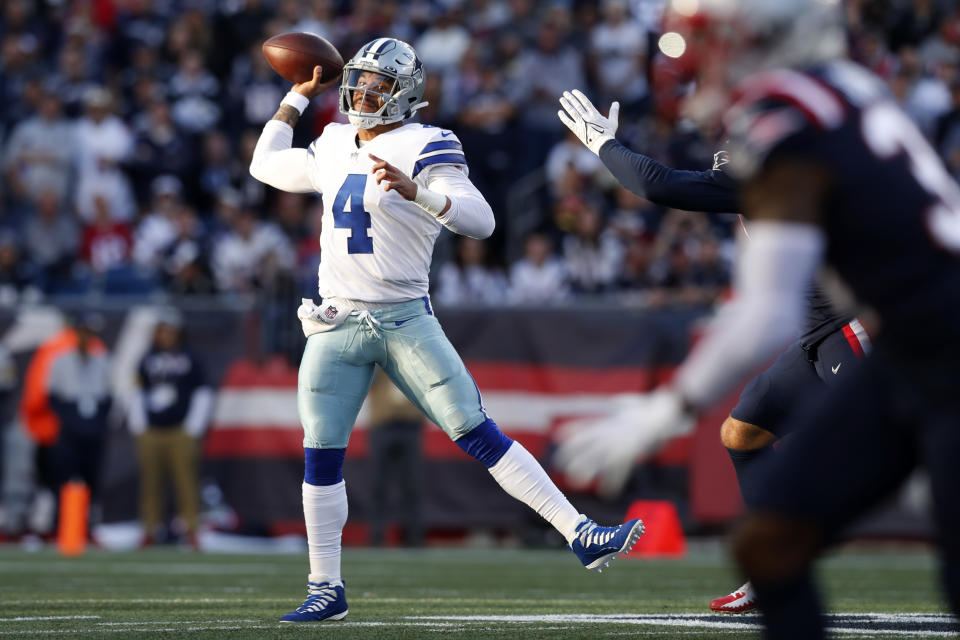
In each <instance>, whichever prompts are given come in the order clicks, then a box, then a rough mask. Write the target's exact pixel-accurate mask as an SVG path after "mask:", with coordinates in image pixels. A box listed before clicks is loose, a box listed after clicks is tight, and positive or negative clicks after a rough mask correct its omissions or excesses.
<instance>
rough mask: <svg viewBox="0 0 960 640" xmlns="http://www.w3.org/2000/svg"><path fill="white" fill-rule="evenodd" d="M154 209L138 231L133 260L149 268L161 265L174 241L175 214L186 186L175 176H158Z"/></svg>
mask: <svg viewBox="0 0 960 640" xmlns="http://www.w3.org/2000/svg"><path fill="white" fill-rule="evenodd" d="M150 190H151V192H152V194H153V197H152V200H151V209H150V212H149V213H148V214H147V215H145V216H144V217H143V219H142V220H140V224H138V225H137V229H136V232H135V234H134V241H133V253H132V257H133V261H134V262H135V263H136V264H137V265H139V266H141V267H145V268H148V269H155V268H157V267H158V266H159V262H160V258H161V256H162V255H163V253H164V252H165V251H166V250H167V247H169V246H170V244H171V243H172V242H173V241H174V238H175V237H176V235H177V230H176V228H175V227H174V220H173V218H174V215H175V213H176V212H177V211H178V210H179V209H180V207H181V206H182V204H181V200H180V197H181V195H182V192H183V185H182V184H181V182H180V180H179V179H178V178H176V177H175V176H172V175H162V176H158V177H156V178H154V180H153V183H152V184H151V188H150Z"/></svg>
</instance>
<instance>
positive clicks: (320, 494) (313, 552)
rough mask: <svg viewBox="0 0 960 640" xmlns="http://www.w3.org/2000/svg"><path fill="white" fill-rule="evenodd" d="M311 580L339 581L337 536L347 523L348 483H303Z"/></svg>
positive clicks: (338, 541)
mask: <svg viewBox="0 0 960 640" xmlns="http://www.w3.org/2000/svg"><path fill="white" fill-rule="evenodd" d="M303 519H304V521H305V522H306V523H307V550H308V553H309V555H310V575H309V576H308V578H307V579H308V580H309V581H310V582H340V536H341V534H342V533H343V525H344V524H346V522H347V484H346V483H345V482H344V481H343V480H341V481H340V482H338V483H337V484H332V485H329V486H324V487H318V486H315V485H312V484H307V483H306V482H304V483H303Z"/></svg>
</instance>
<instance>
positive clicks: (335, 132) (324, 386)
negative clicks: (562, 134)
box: [250, 38, 643, 622]
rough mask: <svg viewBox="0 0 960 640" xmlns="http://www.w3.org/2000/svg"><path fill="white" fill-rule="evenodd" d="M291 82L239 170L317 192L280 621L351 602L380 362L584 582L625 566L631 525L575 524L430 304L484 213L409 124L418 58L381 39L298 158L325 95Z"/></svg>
mask: <svg viewBox="0 0 960 640" xmlns="http://www.w3.org/2000/svg"><path fill="white" fill-rule="evenodd" d="M320 72H321V68H320V67H316V69H315V70H314V77H313V79H312V80H311V81H309V82H305V83H302V84H297V85H294V87H293V89H292V90H291V91H290V93H288V94H287V96H286V97H285V98H284V99H283V101H282V103H281V105H280V109H279V110H278V111H277V114H276V115H275V116H274V117H273V119H272V120H271V121H270V122H268V123H267V124H266V126H264V129H263V133H262V134H261V136H260V140H259V141H258V143H257V147H256V150H255V152H254V155H253V160H252V162H251V165H250V173H251V174H252V175H253V176H254V177H255V178H257V179H258V180H261V181H262V182H265V183H266V184H269V185H271V186H273V187H276V188H277V189H282V190H284V191H294V192H317V193H322V194H323V195H324V198H323V206H324V212H323V220H322V231H321V234H320V244H321V248H322V256H323V257H322V260H321V263H320V269H319V294H320V297H321V304H320V306H316V305H315V304H314V303H313V302H312V301H310V300H305V301H304V303H303V304H302V305H301V307H300V309H299V311H298V315H299V317H300V320H301V322H302V323H303V327H304V332H305V333H306V334H307V336H308V338H307V345H306V347H305V350H304V354H303V360H302V362H301V365H300V373H299V384H298V389H297V405H298V410H299V414H300V421H301V423H302V425H303V430H304V439H303V446H304V455H305V472H304V482H303V487H302V489H303V511H304V518H305V520H306V525H307V542H308V548H309V559H310V573H309V576H308V579H307V599H306V601H305V602H304V603H303V605H301V606H300V607H298V608H297V609H296V610H294V611H291V612H290V613H288V614H286V615H284V616H283V618H282V620H283V621H287V622H311V621H320V620H340V619H342V618H343V617H345V616H346V615H347V601H346V597H345V595H344V589H343V582H342V580H341V577H340V536H341V531H342V529H343V525H344V523H345V522H346V519H347V494H346V488H345V485H344V481H343V474H342V468H343V459H344V453H345V451H346V447H347V443H348V441H349V438H350V431H351V429H352V428H353V424H354V421H355V420H356V417H357V413H358V412H359V410H360V405H361V404H362V402H363V399H364V397H365V396H366V394H367V390H368V389H369V387H370V379H371V376H372V375H373V372H374V367H375V366H377V365H379V366H380V367H381V368H382V369H383V370H384V372H386V374H387V375H388V376H389V377H390V379H391V380H392V381H393V382H394V384H396V385H397V387H398V388H400V389H401V390H402V391H403V392H404V393H405V394H406V395H407V397H408V398H410V400H411V401H412V402H413V403H414V404H415V405H416V406H417V407H419V408H420V409H421V410H422V411H423V413H424V414H426V416H427V417H429V418H430V419H431V420H432V421H433V422H435V423H436V424H437V425H439V426H440V428H442V429H443V430H444V431H445V432H446V433H447V434H448V435H449V436H450V438H451V439H452V440H453V441H454V442H456V444H457V445H458V446H459V447H460V448H461V449H463V450H464V451H466V452H467V453H468V454H470V455H471V456H473V457H475V458H477V459H478V460H479V461H480V462H482V463H483V464H484V465H486V467H487V468H488V469H489V471H490V473H491V475H492V476H493V477H494V479H495V480H496V481H497V482H498V483H499V484H500V486H501V487H503V489H504V490H505V491H507V493H509V494H510V495H511V496H513V497H515V498H517V499H518V500H521V501H523V502H524V503H526V504H527V505H529V506H530V507H531V508H533V509H535V510H536V511H537V513H539V514H540V515H541V516H542V517H543V518H544V519H546V520H547V521H548V522H549V523H550V524H552V525H553V526H554V527H555V528H556V529H557V530H558V531H559V532H560V533H561V534H562V535H563V536H564V537H565V538H566V540H567V542H568V543H569V545H570V548H571V549H572V550H573V551H574V552H575V553H576V555H577V557H578V558H579V559H580V560H581V562H583V564H584V565H585V566H586V567H587V568H588V569H597V570H599V569H600V568H602V567H603V566H604V565H606V564H608V563H609V561H610V560H611V559H612V558H613V557H615V556H616V555H617V554H620V553H626V552H628V551H629V550H630V548H631V547H632V546H633V544H634V542H635V541H636V540H637V538H639V536H640V535H641V534H642V533H643V523H642V522H640V521H639V520H631V521H629V522H627V523H624V524H622V525H619V526H616V527H600V526H598V525H597V524H596V523H594V522H593V521H592V520H589V519H588V518H587V517H586V516H584V515H581V514H580V513H578V512H577V510H576V509H575V508H574V507H573V506H572V505H571V504H570V502H569V501H568V500H567V499H566V498H565V497H564V496H563V494H562V493H561V492H560V491H559V489H557V487H556V486H554V484H553V482H551V480H550V478H549V477H548V476H547V474H546V472H544V470H543V468H541V466H540V465H539V463H538V462H537V461H536V459H535V458H534V457H533V456H532V455H530V453H529V452H527V451H526V449H524V448H523V447H522V446H521V445H520V444H519V443H518V442H514V441H513V440H511V439H510V438H508V437H507V436H505V435H504V434H503V433H502V432H501V431H500V430H499V428H497V425H496V423H494V422H493V420H491V419H490V418H488V417H487V415H486V413H485V412H484V409H483V405H482V401H481V398H480V393H479V391H478V389H477V386H476V383H475V382H474V381H473V378H472V377H471V376H470V373H469V372H468V371H467V369H466V367H464V365H463V361H462V360H461V359H460V356H459V355H457V353H456V351H455V350H454V349H453V347H452V346H451V344H450V342H449V341H448V340H447V337H446V335H444V333H443V330H442V329H441V328H440V324H439V323H438V322H437V319H436V318H435V317H434V316H433V312H432V310H431V308H430V300H429V298H428V296H427V289H428V285H429V282H428V273H429V267H430V258H431V254H432V251H433V243H434V241H435V240H436V237H437V234H438V233H439V232H440V228H441V227H447V228H448V229H450V230H451V231H454V232H455V233H459V234H463V235H467V236H470V237H474V238H481V239H482V238H486V237H487V236H489V235H490V234H491V233H492V232H493V227H494V218H493V212H492V211H491V209H490V206H489V205H488V204H487V202H486V201H485V200H484V198H483V196H482V195H481V194H480V192H479V191H477V189H476V187H474V186H473V184H472V183H471V182H470V180H469V179H468V177H467V163H466V157H465V156H464V154H463V149H462V147H461V146H460V142H459V141H458V140H457V137H456V136H455V135H454V134H453V132H451V131H448V130H445V129H440V128H437V127H431V126H427V125H422V124H417V123H413V122H406V123H405V122H404V121H405V120H407V119H409V118H410V117H411V116H412V115H413V114H414V113H415V112H416V111H417V110H418V109H420V108H421V107H423V106H425V105H426V103H425V102H423V101H422V98H423V91H424V70H423V66H422V64H421V62H420V59H419V58H418V57H417V54H416V52H415V51H414V50H413V48H412V47H411V46H410V45H408V44H406V43H405V42H401V41H399V40H396V39H393V38H378V39H376V40H374V41H372V42H370V43H368V44H367V45H365V46H364V47H362V48H361V49H360V51H358V52H357V54H356V55H355V56H354V57H353V58H352V59H351V60H350V61H349V62H348V63H347V64H346V65H345V66H344V69H343V76H342V80H341V83H340V110H341V111H342V112H343V113H345V114H346V115H347V117H348V118H349V121H350V124H339V123H331V124H329V125H327V126H326V128H325V129H324V130H323V133H322V134H321V135H320V137H318V138H317V139H316V140H314V141H313V143H311V144H310V146H309V147H308V148H306V149H294V148H291V142H292V139H293V126H294V125H295V124H296V123H297V121H298V120H299V117H300V114H302V113H303V110H304V109H305V108H306V106H307V104H308V103H309V101H310V99H311V98H313V97H314V96H316V95H319V94H320V93H321V92H322V91H323V90H324V89H326V88H327V87H328V86H330V85H331V84H333V83H332V82H331V83H327V84H322V83H321V82H320Z"/></svg>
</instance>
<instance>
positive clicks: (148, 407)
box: [129, 312, 213, 548]
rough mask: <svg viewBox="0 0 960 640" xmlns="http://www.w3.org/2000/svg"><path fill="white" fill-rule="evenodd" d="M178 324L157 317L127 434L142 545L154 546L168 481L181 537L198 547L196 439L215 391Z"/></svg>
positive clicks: (169, 315) (168, 315) (169, 316)
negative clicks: (132, 440) (132, 439)
mask: <svg viewBox="0 0 960 640" xmlns="http://www.w3.org/2000/svg"><path fill="white" fill-rule="evenodd" d="M181 331H182V323H181V320H180V316H179V315H178V314H176V313H174V312H164V313H162V314H161V315H160V317H159V320H158V322H157V325H156V330H155V332H154V339H153V345H152V347H151V349H150V351H149V352H148V353H147V354H146V355H145V356H144V357H143V360H142V361H141V362H140V366H139V368H138V376H139V383H140V391H139V393H138V394H137V396H136V398H135V399H134V402H133V403H132V404H131V410H130V416H129V423H130V429H131V431H133V433H134V434H135V435H136V436H137V456H138V458H139V462H140V520H141V523H142V525H143V533H144V537H143V543H142V545H141V546H149V545H151V544H154V543H155V542H156V541H157V539H158V535H159V533H160V531H161V525H163V524H164V522H163V521H164V512H163V509H164V506H165V500H164V498H165V495H166V492H165V490H166V481H167V479H168V478H170V479H172V481H173V486H174V490H175V492H176V497H177V511H178V514H179V516H180V519H181V521H182V525H183V526H182V529H183V530H182V531H181V532H180V533H182V535H183V536H184V539H185V542H186V543H187V545H188V546H190V547H192V548H199V545H198V540H197V516H198V513H199V509H200V496H199V483H198V481H197V458H198V455H197V454H198V450H199V439H200V437H201V436H202V435H203V432H204V429H205V428H206V425H207V421H208V418H209V414H210V408H211V405H212V401H213V392H212V390H211V389H210V387H209V386H208V384H207V381H206V376H205V373H204V370H203V366H202V364H201V363H200V362H199V361H198V360H197V358H196V356H195V355H194V354H192V353H191V352H190V351H188V350H187V349H185V348H184V347H183V341H182V334H181Z"/></svg>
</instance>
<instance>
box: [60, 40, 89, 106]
mask: <svg viewBox="0 0 960 640" xmlns="http://www.w3.org/2000/svg"><path fill="white" fill-rule="evenodd" d="M59 71H60V75H59V77H58V78H57V84H56V88H57V94H58V95H59V96H60V99H61V100H62V101H63V104H64V107H65V111H66V113H67V115H68V116H70V117H71V118H76V117H77V116H79V115H80V114H81V113H82V112H83V109H84V106H85V102H86V96H87V94H88V93H89V92H90V91H92V90H94V89H96V88H97V83H96V81H95V80H94V78H93V73H92V72H93V69H92V67H91V64H90V60H88V59H87V56H86V51H85V50H84V49H83V47H80V46H77V45H68V46H65V47H64V48H63V49H62V50H61V52H60V66H59Z"/></svg>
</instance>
